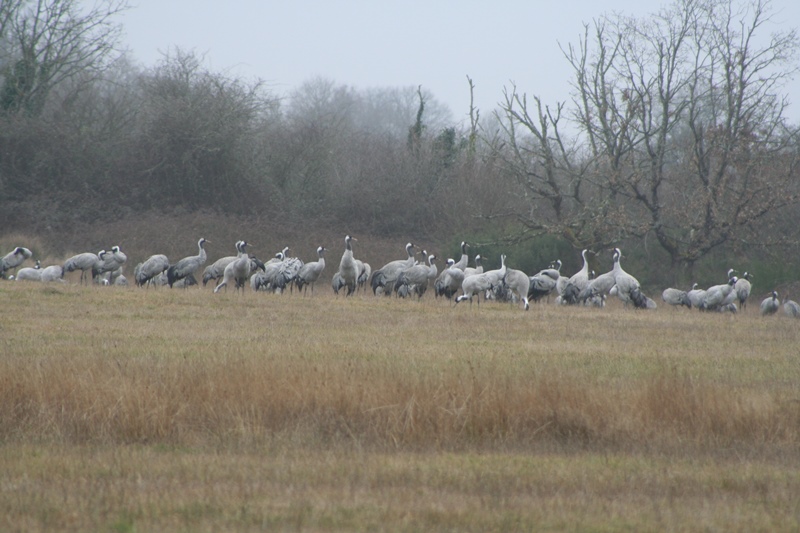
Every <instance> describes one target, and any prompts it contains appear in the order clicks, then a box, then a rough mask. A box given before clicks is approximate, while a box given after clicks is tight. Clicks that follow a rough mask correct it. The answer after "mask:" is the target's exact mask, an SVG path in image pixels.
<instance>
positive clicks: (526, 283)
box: [503, 268, 531, 311]
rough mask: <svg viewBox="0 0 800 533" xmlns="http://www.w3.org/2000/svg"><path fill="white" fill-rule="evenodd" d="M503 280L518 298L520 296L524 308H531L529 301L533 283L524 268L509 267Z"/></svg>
mask: <svg viewBox="0 0 800 533" xmlns="http://www.w3.org/2000/svg"><path fill="white" fill-rule="evenodd" d="M503 280H504V282H505V285H506V286H507V287H508V290H509V291H511V292H512V293H514V294H516V295H517V298H519V300H520V301H521V302H522V304H523V308H524V309H525V310H526V311H527V310H528V309H530V307H531V306H530V304H529V303H528V291H529V289H530V284H531V279H530V277H528V275H527V274H526V273H525V272H523V271H522V270H515V269H513V268H507V269H506V275H505V277H504V278H503Z"/></svg>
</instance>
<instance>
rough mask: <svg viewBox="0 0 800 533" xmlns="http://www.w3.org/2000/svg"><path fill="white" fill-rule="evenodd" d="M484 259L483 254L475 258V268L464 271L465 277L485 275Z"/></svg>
mask: <svg viewBox="0 0 800 533" xmlns="http://www.w3.org/2000/svg"><path fill="white" fill-rule="evenodd" d="M482 261H483V258H482V257H481V254H478V255H476V256H475V268H472V267H467V268H465V269H464V277H467V276H473V275H475V274H483V264H482Z"/></svg>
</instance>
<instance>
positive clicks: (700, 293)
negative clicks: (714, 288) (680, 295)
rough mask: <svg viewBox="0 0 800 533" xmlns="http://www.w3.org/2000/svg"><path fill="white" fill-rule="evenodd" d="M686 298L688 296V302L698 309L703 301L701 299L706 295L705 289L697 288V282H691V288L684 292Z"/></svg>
mask: <svg viewBox="0 0 800 533" xmlns="http://www.w3.org/2000/svg"><path fill="white" fill-rule="evenodd" d="M686 296H687V298H689V302H690V303H691V304H692V305H693V306H694V307H697V308H698V309H699V308H700V304H702V303H703V299H704V298H705V296H706V291H705V289H698V288H697V283H693V284H692V289H691V290H690V291H687V292H686Z"/></svg>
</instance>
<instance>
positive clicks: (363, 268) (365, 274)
mask: <svg viewBox="0 0 800 533" xmlns="http://www.w3.org/2000/svg"><path fill="white" fill-rule="evenodd" d="M356 265H357V266H358V272H359V274H358V284H357V285H356V290H358V289H364V291H366V290H367V281H369V277H370V276H371V275H372V267H371V266H370V264H369V263H365V262H364V261H361V260H360V259H356Z"/></svg>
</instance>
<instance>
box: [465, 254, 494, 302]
mask: <svg viewBox="0 0 800 533" xmlns="http://www.w3.org/2000/svg"><path fill="white" fill-rule="evenodd" d="M505 276H506V256H505V255H501V256H500V268H499V269H495V270H489V271H488V272H484V273H483V274H475V275H474V276H470V277H468V278H464V281H463V282H462V283H461V290H462V291H463V292H464V294H462V295H461V296H459V297H458V298H456V303H457V304H458V303H460V302H463V301H464V300H469V303H470V305H472V297H473V296H475V294H477V295H478V305H480V303H481V298H480V294H481V293H485V292H486V291H488V290H492V289H494V288H495V287H497V286H498V285H500V284H501V283H502V282H503V278H505Z"/></svg>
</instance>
